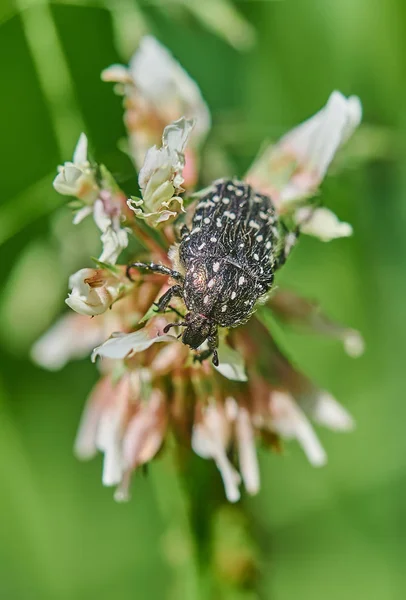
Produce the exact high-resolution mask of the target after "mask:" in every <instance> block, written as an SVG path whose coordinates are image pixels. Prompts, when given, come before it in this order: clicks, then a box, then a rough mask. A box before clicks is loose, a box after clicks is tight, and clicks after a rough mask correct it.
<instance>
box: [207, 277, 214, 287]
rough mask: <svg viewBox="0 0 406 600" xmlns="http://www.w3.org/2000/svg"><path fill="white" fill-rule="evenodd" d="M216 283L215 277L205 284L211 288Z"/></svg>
mask: <svg viewBox="0 0 406 600" xmlns="http://www.w3.org/2000/svg"><path fill="white" fill-rule="evenodd" d="M215 283H216V280H215V279H210V281H209V283H208V284H207V285H208V287H209V288H212V287H213V285H214V284H215Z"/></svg>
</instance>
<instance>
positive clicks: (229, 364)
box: [215, 341, 248, 381]
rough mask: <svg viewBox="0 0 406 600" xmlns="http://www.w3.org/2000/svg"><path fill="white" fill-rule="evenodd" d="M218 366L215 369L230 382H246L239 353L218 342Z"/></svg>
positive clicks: (222, 342)
mask: <svg viewBox="0 0 406 600" xmlns="http://www.w3.org/2000/svg"><path fill="white" fill-rule="evenodd" d="M218 355H219V365H218V366H217V367H216V366H215V369H217V371H218V372H219V373H221V374H222V375H223V376H224V377H227V379H231V381H247V379H248V378H247V374H246V372H245V365H244V359H243V357H242V356H241V354H240V353H239V352H237V351H236V350H234V349H233V348H231V347H230V346H228V345H227V344H226V343H225V342H224V341H220V344H219V347H218Z"/></svg>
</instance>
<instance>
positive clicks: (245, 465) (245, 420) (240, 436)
mask: <svg viewBox="0 0 406 600" xmlns="http://www.w3.org/2000/svg"><path fill="white" fill-rule="evenodd" d="M235 427H236V438H237V444H238V457H239V463H240V472H241V475H242V479H243V482H244V485H245V488H246V490H247V492H248V493H249V494H252V495H254V494H257V493H258V491H259V487H260V478H259V465H258V456H257V450H256V446H255V436H254V430H253V427H252V423H251V418H250V414H249V412H248V410H247V409H246V408H245V407H244V406H241V407H239V410H238V413H237V417H236V424H235Z"/></svg>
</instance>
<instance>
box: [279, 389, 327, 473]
mask: <svg viewBox="0 0 406 600" xmlns="http://www.w3.org/2000/svg"><path fill="white" fill-rule="evenodd" d="M270 411H271V427H272V429H273V430H274V431H275V432H276V433H278V434H279V435H281V436H282V437H283V438H286V439H293V438H295V439H296V440H297V441H298V442H299V444H300V445H301V446H302V448H303V450H304V452H305V454H306V456H307V458H308V460H309V462H310V463H311V464H312V465H313V466H314V467H321V466H323V465H324V464H326V462H327V455H326V453H325V451H324V448H323V447H322V445H321V444H320V442H319V440H318V438H317V436H316V434H315V432H314V430H313V428H312V426H311V425H310V423H309V421H308V420H307V419H306V417H305V415H304V414H303V412H302V411H301V410H300V408H299V406H298V405H297V404H296V402H295V401H294V399H293V398H292V397H291V396H290V395H289V394H287V393H285V392H281V391H274V392H272V395H271V399H270Z"/></svg>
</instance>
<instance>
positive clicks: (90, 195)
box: [53, 133, 99, 204]
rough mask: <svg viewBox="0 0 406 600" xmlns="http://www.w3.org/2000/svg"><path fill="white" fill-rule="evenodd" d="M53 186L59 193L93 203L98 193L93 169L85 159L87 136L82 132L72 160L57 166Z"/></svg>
mask: <svg viewBox="0 0 406 600" xmlns="http://www.w3.org/2000/svg"><path fill="white" fill-rule="evenodd" d="M53 186H54V188H55V190H56V191H57V192H59V194H63V195H64V196H75V197H76V198H79V199H80V200H82V201H83V202H85V203H86V204H93V202H94V201H95V200H96V198H97V196H98V194H99V188H98V186H97V183H96V180H95V176H94V172H93V169H92V168H91V166H90V163H89V161H88V159H87V137H86V135H85V134H84V133H82V134H81V135H80V137H79V141H78V143H77V146H76V148H75V152H74V154H73V162H66V163H65V164H64V165H63V166H59V167H58V175H57V176H56V177H55V179H54V182H53Z"/></svg>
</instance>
